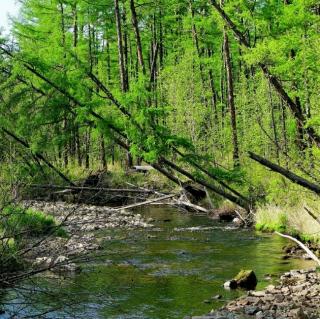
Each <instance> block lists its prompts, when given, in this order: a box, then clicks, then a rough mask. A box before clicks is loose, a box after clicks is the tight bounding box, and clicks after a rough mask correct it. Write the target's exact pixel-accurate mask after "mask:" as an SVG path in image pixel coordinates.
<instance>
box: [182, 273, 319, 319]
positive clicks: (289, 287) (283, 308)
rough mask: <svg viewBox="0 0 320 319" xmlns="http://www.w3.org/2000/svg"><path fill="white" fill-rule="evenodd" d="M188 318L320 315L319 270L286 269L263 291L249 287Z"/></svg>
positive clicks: (314, 318) (307, 318)
mask: <svg viewBox="0 0 320 319" xmlns="http://www.w3.org/2000/svg"><path fill="white" fill-rule="evenodd" d="M186 318H187V317H186ZM188 318H192V319H223V318H228V319H241V318H257V319H258V318H259V319H262V318H265V319H273V318H275V319H282V318H295V319H317V318H320V273H319V272H318V271H317V270H316V269H307V270H292V271H290V272H286V273H285V274H283V275H282V276H281V278H280V283H279V285H276V286H273V285H269V286H268V287H267V288H266V289H265V290H263V291H249V292H248V294H247V295H246V296H243V297H240V298H239V299H236V300H234V301H231V302H229V303H228V304H227V305H226V306H224V307H223V308H221V309H220V310H218V311H212V312H211V313H210V314H208V315H205V316H193V317H188Z"/></svg>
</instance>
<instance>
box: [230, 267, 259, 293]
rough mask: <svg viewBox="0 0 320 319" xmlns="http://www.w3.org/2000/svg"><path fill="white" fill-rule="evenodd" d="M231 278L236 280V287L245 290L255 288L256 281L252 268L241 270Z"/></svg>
mask: <svg viewBox="0 0 320 319" xmlns="http://www.w3.org/2000/svg"><path fill="white" fill-rule="evenodd" d="M233 280H235V281H236V283H237V286H238V287H240V288H244V289H247V290H252V289H255V288H256V286H257V283H258V280H257V277H256V275H255V273H254V272H253V270H241V271H240V272H239V273H238V275H237V276H236V277H234V279H233Z"/></svg>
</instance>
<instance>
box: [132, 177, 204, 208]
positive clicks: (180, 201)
mask: <svg viewBox="0 0 320 319" xmlns="http://www.w3.org/2000/svg"><path fill="white" fill-rule="evenodd" d="M127 184H128V185H130V186H134V187H137V188H138V189H140V190H144V191H148V192H152V193H153V194H156V195H159V196H165V195H166V194H165V193H162V192H161V193H160V192H158V191H155V190H149V189H147V188H143V187H139V186H136V185H134V184H131V183H127ZM153 204H154V203H153ZM168 204H169V205H171V204H173V205H178V206H185V207H189V208H192V209H194V210H196V211H200V212H203V213H206V214H208V213H209V211H208V210H207V209H206V208H204V207H201V206H199V205H195V204H192V203H190V201H189V200H188V199H187V200H183V199H182V196H180V198H179V199H174V198H173V203H170V202H169V203H168Z"/></svg>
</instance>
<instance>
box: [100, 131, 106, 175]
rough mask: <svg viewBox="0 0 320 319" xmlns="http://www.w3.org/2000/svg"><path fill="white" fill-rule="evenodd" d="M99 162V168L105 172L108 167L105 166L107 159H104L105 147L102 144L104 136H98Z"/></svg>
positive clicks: (103, 143)
mask: <svg viewBox="0 0 320 319" xmlns="http://www.w3.org/2000/svg"><path fill="white" fill-rule="evenodd" d="M100 162H101V168H102V169H103V170H106V171H107V169H108V166H107V158H106V146H105V142H104V136H103V135H102V134H101V135H100Z"/></svg>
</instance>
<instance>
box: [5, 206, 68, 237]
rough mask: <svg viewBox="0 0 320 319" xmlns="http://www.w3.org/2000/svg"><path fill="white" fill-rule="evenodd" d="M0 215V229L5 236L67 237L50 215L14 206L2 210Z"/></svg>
mask: <svg viewBox="0 0 320 319" xmlns="http://www.w3.org/2000/svg"><path fill="white" fill-rule="evenodd" d="M1 215H2V216H1V221H0V227H1V228H2V229H3V231H5V233H6V234H7V236H10V237H13V238H20V237H21V236H30V237H39V236H43V235H49V234H53V235H55V236H57V237H67V232H66V231H65V229H63V227H61V226H60V225H58V224H57V222H56V220H55V218H54V217H53V216H51V215H47V214H44V213H42V212H39V211H35V210H33V209H24V208H22V207H19V206H14V205H11V206H8V207H6V208H4V210H3V211H2V214H1Z"/></svg>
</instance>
